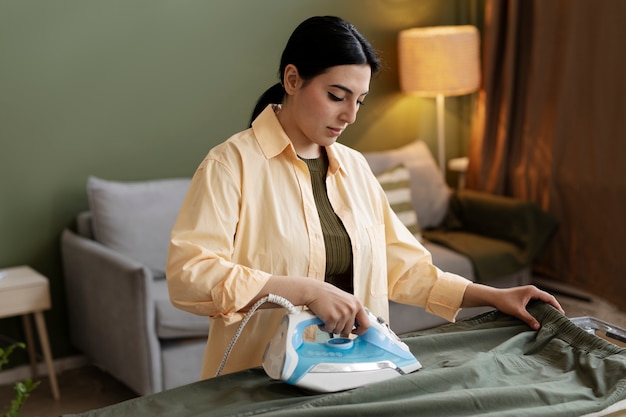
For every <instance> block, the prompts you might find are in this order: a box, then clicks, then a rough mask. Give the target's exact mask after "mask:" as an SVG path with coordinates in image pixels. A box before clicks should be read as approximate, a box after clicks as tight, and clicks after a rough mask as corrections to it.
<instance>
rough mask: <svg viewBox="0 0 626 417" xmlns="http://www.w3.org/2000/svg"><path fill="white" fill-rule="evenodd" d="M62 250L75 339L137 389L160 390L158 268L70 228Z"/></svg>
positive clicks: (140, 392)
mask: <svg viewBox="0 0 626 417" xmlns="http://www.w3.org/2000/svg"><path fill="white" fill-rule="evenodd" d="M61 252H62V259H63V267H64V275H65V288H66V294H67V298H68V309H69V315H70V326H71V336H72V341H73V342H74V343H75V344H76V345H77V347H78V348H80V349H81V350H82V351H83V352H84V353H85V354H86V355H87V356H88V357H89V358H90V359H91V360H93V361H94V362H95V363H96V364H97V365H98V366H101V367H102V368H103V369H105V370H106V371H108V372H109V373H111V374H112V375H113V376H114V377H116V378H117V379H119V380H121V381H122V382H124V383H125V384H126V385H128V386H129V387H130V388H131V389H133V390H135V391H136V392H137V393H139V394H142V395H145V394H150V393H153V392H157V391H160V390H161V389H162V381H161V374H162V373H161V369H160V367H161V359H160V350H159V346H158V344H159V342H158V339H157V336H156V332H155V329H154V314H155V313H154V301H153V296H152V282H153V280H154V278H153V276H152V272H151V271H150V270H149V269H148V268H146V267H145V266H143V265H142V264H140V263H139V262H137V261H134V260H132V259H129V258H127V257H125V256H123V255H121V254H119V253H117V252H115V251H113V250H111V249H109V248H107V247H105V246H103V245H101V244H99V243H97V242H95V241H93V240H90V239H87V238H85V237H82V236H79V235H77V234H75V233H73V232H72V231H70V230H67V229H66V230H64V231H63V233H62V236H61ZM129 364H132V366H129Z"/></svg>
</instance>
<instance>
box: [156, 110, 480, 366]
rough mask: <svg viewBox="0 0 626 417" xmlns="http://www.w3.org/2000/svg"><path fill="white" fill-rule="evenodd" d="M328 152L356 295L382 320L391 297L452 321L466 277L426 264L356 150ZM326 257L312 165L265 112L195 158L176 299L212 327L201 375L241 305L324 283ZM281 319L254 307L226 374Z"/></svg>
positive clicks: (170, 274) (176, 253)
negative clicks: (294, 285)
mask: <svg viewBox="0 0 626 417" xmlns="http://www.w3.org/2000/svg"><path fill="white" fill-rule="evenodd" d="M326 151H327V154H328V158H329V170H328V174H327V178H326V185H327V190H328V197H329V199H330V202H331V204H332V207H333V209H334V210H335V212H336V213H337V215H338V216H339V218H340V219H341V221H342V222H343V225H344V227H345V229H346V231H347V233H348V235H349V236H350V240H351V242H352V253H353V257H354V294H355V295H356V296H357V297H358V298H359V299H360V300H361V301H362V302H363V304H364V305H365V306H367V307H368V308H369V309H370V311H372V312H373V313H374V314H375V315H377V316H381V317H383V318H385V319H386V320H388V319H389V317H388V316H389V306H388V300H389V299H392V300H394V301H397V302H400V303H406V304H412V305H417V306H423V307H425V308H426V309H427V311H429V312H431V313H434V314H437V315H439V316H442V317H444V318H446V319H448V320H450V321H453V320H454V318H455V316H456V314H457V313H458V310H459V309H460V305H461V302H462V299H463V294H464V292H465V288H466V287H467V285H468V284H469V283H470V281H468V280H466V279H465V278H462V277H460V276H458V275H454V274H451V273H445V272H442V271H440V270H439V269H437V268H436V267H435V266H434V265H433V264H432V260H431V256H430V254H429V253H428V251H427V250H426V249H424V247H423V246H422V245H421V244H420V243H419V242H418V241H417V240H416V239H415V238H414V237H413V235H412V234H411V233H410V232H409V231H408V230H407V229H406V228H405V227H404V225H403V224H402V223H401V222H400V220H399V219H398V218H397V216H396V215H395V214H394V213H393V211H392V210H391V208H390V206H389V204H388V202H387V199H386V197H385V194H384V192H383V190H382V188H381V187H380V186H379V184H378V181H377V180H376V178H375V177H374V175H373V174H372V173H371V170H370V169H369V166H368V164H367V162H366V161H365V158H364V157H363V156H362V155H361V154H360V153H358V152H356V151H355V150H352V149H350V148H348V147H346V146H344V145H342V144H339V143H335V144H333V145H331V146H329V147H327V148H326ZM325 257H326V255H325V250H324V237H323V234H322V228H321V225H320V220H319V216H318V213H317V209H316V206H315V201H314V199H313V189H312V185H311V178H310V175H309V171H308V168H307V166H306V163H305V162H304V161H302V160H300V159H299V158H298V156H297V154H296V152H295V150H294V148H293V146H292V144H291V141H290V140H289V138H288V137H287V135H286V134H285V132H284V131H283V129H282V127H281V125H280V123H279V122H278V119H277V117H276V115H275V114H274V111H273V109H272V107H271V106H268V108H266V109H265V110H264V111H263V113H261V115H259V116H258V117H257V119H256V120H255V121H254V123H253V124H252V128H251V129H248V130H245V131H243V132H240V133H238V134H236V135H234V136H232V137H231V138H229V139H228V140H227V141H226V142H224V143H222V144H220V145H218V146H216V147H215V148H213V149H212V150H211V151H210V152H209V154H208V155H207V156H206V158H205V159H204V160H203V161H202V162H201V164H200V166H199V167H198V169H197V171H196V173H195V174H194V176H193V179H192V181H191V185H190V188H189V191H188V194H187V196H186V198H185V200H184V202H183V205H182V207H181V210H180V213H179V215H178V218H177V220H176V223H175V225H174V227H173V230H172V234H171V243H170V249H169V257H168V265H167V273H166V275H167V281H168V288H169V293H170V298H171V300H172V303H173V304H174V305H175V306H177V307H178V308H181V309H183V310H186V311H190V312H192V313H195V314H200V315H205V316H209V317H210V320H211V325H210V330H209V337H208V342H207V348H206V352H205V356H204V364H203V370H202V377H203V378H208V377H212V376H214V374H215V372H216V370H217V368H218V366H219V363H220V361H221V360H222V357H223V355H224V352H225V350H226V348H227V346H228V344H229V343H230V341H231V339H232V337H233V335H234V333H235V331H236V330H237V327H238V325H239V322H240V320H241V319H242V317H243V316H244V314H243V313H241V312H240V310H241V309H242V308H243V307H245V306H246V305H248V304H249V303H250V301H251V300H252V299H253V298H254V297H255V296H256V295H257V294H258V293H259V291H260V290H261V288H262V287H263V286H264V285H265V283H266V282H267V280H268V279H269V278H270V276H272V275H289V276H301V277H303V278H302V279H317V280H324V271H325ZM284 314H285V310H283V309H264V310H259V311H257V312H256V313H255V314H254V316H253V317H252V318H251V319H250V321H249V322H248V324H247V325H246V327H245V328H244V331H243V333H242V334H241V336H240V338H239V341H238V342H237V343H236V345H235V347H234V349H233V351H232V353H231V355H230V358H229V360H228V362H227V364H226V367H225V368H224V373H228V372H234V371H237V370H241V369H246V368H250V367H254V366H259V365H260V364H261V360H262V356H263V352H264V349H265V346H266V344H267V342H268V341H269V339H271V337H272V336H273V335H274V333H275V331H276V329H277V327H278V324H279V322H280V319H281V318H282V316H283V315H284Z"/></svg>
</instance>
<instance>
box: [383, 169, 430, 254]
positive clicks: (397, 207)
mask: <svg viewBox="0 0 626 417" xmlns="http://www.w3.org/2000/svg"><path fill="white" fill-rule="evenodd" d="M376 179H378V182H379V183H380V185H381V186H382V187H383V190H384V191H385V194H386V195H387V200H389V204H390V205H391V208H392V209H393V211H394V212H395V213H396V215H397V216H398V217H399V218H400V221H401V222H402V224H404V225H405V226H406V227H407V229H409V231H410V232H411V233H413V236H415V237H416V238H417V240H419V241H420V242H421V241H422V229H421V228H420V226H419V223H418V221H417V213H416V212H415V209H414V208H413V203H412V202H411V183H410V181H409V180H410V173H409V170H408V169H407V167H405V166H404V165H403V164H399V165H396V166H394V167H393V168H390V169H388V170H387V171H384V172H381V173H380V174H378V175H376Z"/></svg>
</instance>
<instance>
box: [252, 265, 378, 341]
mask: <svg viewBox="0 0 626 417" xmlns="http://www.w3.org/2000/svg"><path fill="white" fill-rule="evenodd" d="M268 294H276V295H280V296H281V297H284V298H286V299H287V300H289V301H290V302H291V303H292V304H294V305H298V306H307V307H308V308H309V310H311V312H312V313H313V314H315V315H316V316H317V317H318V318H319V319H320V320H322V321H323V322H324V325H323V326H320V329H321V330H322V331H325V332H328V333H335V334H350V333H354V334H357V335H360V334H363V333H365V331H366V330H367V329H368V327H369V326H370V321H369V317H368V315H367V311H366V310H365V307H363V304H362V303H361V301H359V299H358V298H356V297H355V296H354V295H352V294H350V293H347V292H345V291H343V290H341V289H339V288H337V287H335V286H334V285H332V284H329V283H327V282H323V281H318V280H315V279H311V278H303V277H286V276H272V277H271V278H270V279H269V280H268V281H267V283H266V284H265V286H264V287H263V289H262V290H261V291H260V292H259V294H257V296H256V297H255V299H254V300H252V301H251V302H250V303H249V305H248V307H250V306H252V305H253V304H254V303H255V302H256V301H257V300H259V299H261V298H263V297H265V296H267V295H268ZM356 323H358V326H355V324H356ZM355 327H356V328H355Z"/></svg>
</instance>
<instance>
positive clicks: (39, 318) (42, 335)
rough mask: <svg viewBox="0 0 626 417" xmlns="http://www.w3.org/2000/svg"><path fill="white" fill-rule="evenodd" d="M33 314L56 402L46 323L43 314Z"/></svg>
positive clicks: (54, 374)
mask: <svg viewBox="0 0 626 417" xmlns="http://www.w3.org/2000/svg"><path fill="white" fill-rule="evenodd" d="M34 314H35V324H36V325H37V332H38V334H39V341H40V342H41V350H42V351H43V357H44V359H45V361H46V366H47V368H48V376H49V378H50V388H51V389H52V395H53V396H54V399H56V400H58V399H59V398H60V395H59V386H58V385H57V376H56V373H55V372H54V365H53V363H52V354H51V353H50V343H49V342H48V332H47V331H46V322H45V321H44V318H43V313H42V312H41V311H37V312H36V313H34Z"/></svg>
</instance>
